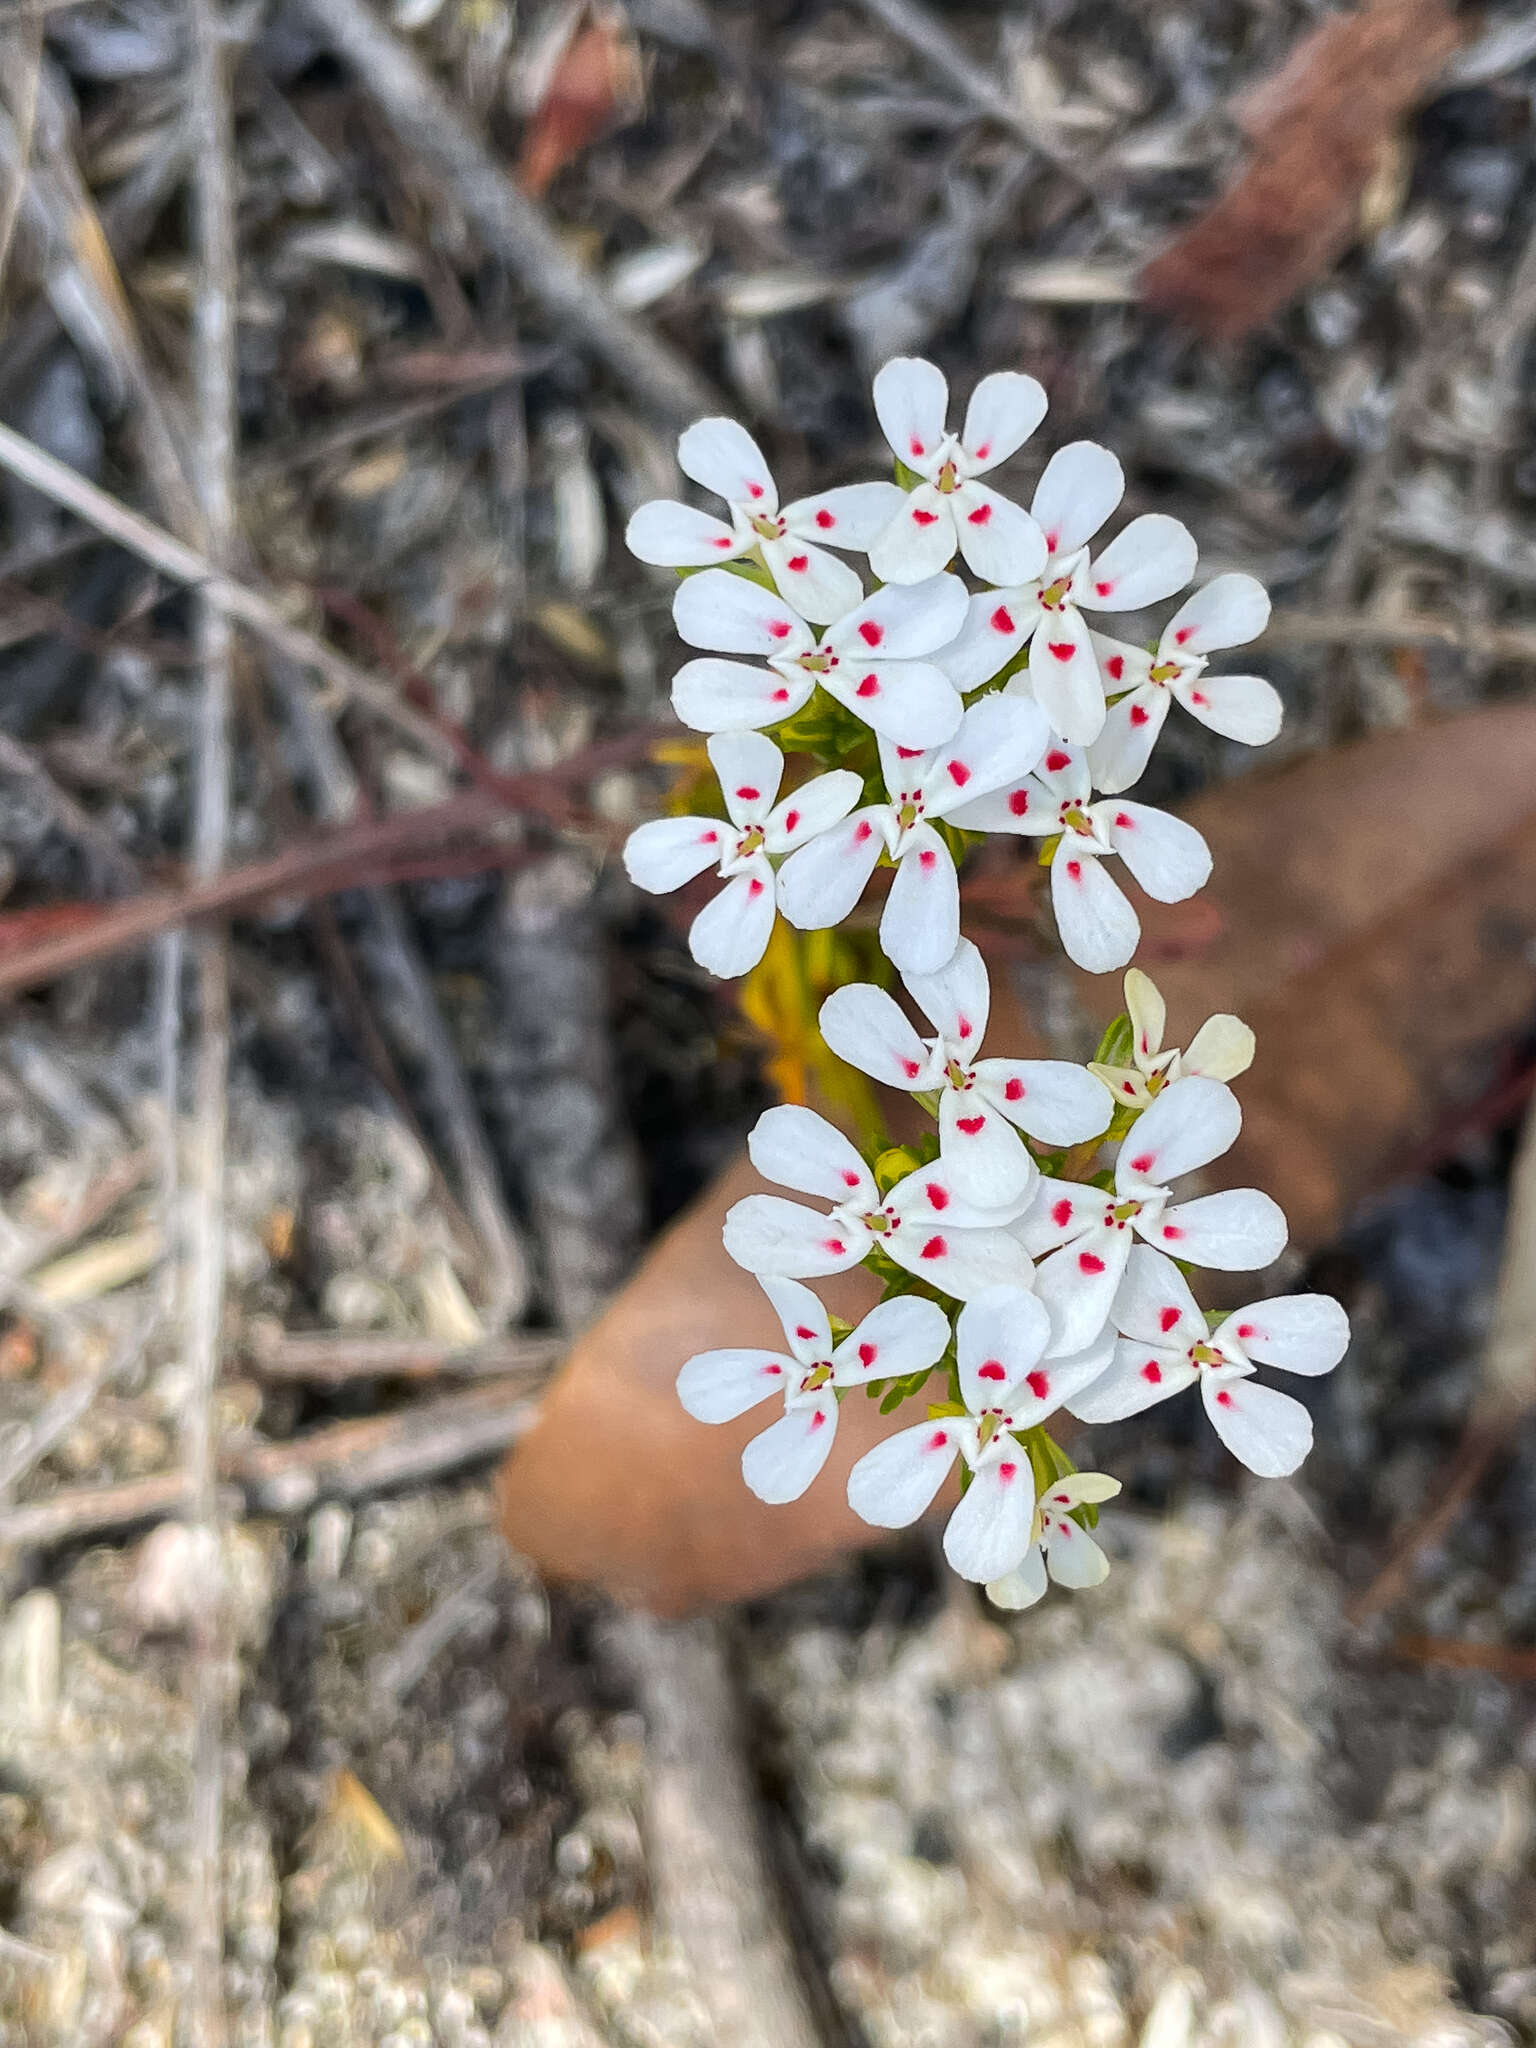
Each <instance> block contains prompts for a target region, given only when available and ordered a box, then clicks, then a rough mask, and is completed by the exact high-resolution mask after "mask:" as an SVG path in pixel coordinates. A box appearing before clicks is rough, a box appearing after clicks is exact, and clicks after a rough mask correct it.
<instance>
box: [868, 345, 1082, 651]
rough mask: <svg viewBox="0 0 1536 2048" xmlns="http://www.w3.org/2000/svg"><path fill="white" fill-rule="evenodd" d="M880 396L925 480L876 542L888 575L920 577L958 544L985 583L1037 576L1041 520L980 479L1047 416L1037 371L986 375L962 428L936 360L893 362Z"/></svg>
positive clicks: (881, 415) (891, 431)
mask: <svg viewBox="0 0 1536 2048" xmlns="http://www.w3.org/2000/svg"><path fill="white" fill-rule="evenodd" d="M874 396H875V413H876V416H877V417H878V419H879V421H880V425H881V427H882V428H883V429H884V432H885V437H886V439H887V440H888V441H889V442H890V444H891V447H892V449H893V450H894V451H895V453H896V456H897V458H898V459H899V460H900V461H901V462H902V463H904V464H905V465H906V467H907V468H908V469H910V470H915V471H916V473H917V475H918V476H919V477H920V478H921V479H922V481H921V483H919V484H918V485H917V487H916V488H915V489H914V490H913V491H912V492H911V493H910V494H909V495H908V496H907V497H906V498H905V499H904V500H903V501H902V503H901V505H900V508H899V509H898V510H897V511H896V512H895V514H894V516H893V517H892V518H891V519H890V521H889V522H888V524H887V525H886V526H885V528H884V529H883V531H882V532H880V533H879V534H877V535H876V536H875V538H874V540H873V541H871V543H870V548H869V565H870V567H871V569H873V571H874V572H875V574H876V575H877V576H878V577H879V578H880V579H881V581H882V582H884V583H920V582H921V581H922V580H923V579H924V578H925V577H928V576H932V575H934V574H935V573H936V572H937V571H938V570H940V569H943V568H944V567H946V565H947V564H948V563H949V562H951V561H952V560H953V559H954V555H955V550H956V549H957V548H958V549H959V551H960V554H961V555H962V556H963V558H964V560H965V563H966V566H967V568H969V569H970V570H972V571H973V572H974V574H976V575H977V576H979V577H981V579H982V580H983V581H984V582H986V583H1003V582H1007V581H1010V580H1013V581H1017V580H1019V579H1020V578H1023V577H1026V576H1032V575H1034V573H1035V572H1036V570H1037V569H1038V568H1039V567H1040V565H1041V564H1042V563H1043V561H1044V560H1045V543H1044V541H1043V540H1042V539H1041V536H1040V529H1039V527H1038V526H1037V525H1036V524H1035V522H1034V520H1033V519H1031V518H1030V516H1029V514H1028V513H1027V512H1025V511H1022V510H1021V509H1020V507H1019V506H1017V505H1015V504H1013V503H1012V502H1011V501H1010V500H1009V499H1007V498H1004V497H1002V496H1000V495H999V493H998V492H996V491H994V490H990V489H989V488H988V487H987V486H986V485H985V484H980V483H977V482H976V478H977V477H978V476H981V475H983V474H984V473H985V472H986V471H987V470H989V469H992V468H994V467H995V466H996V465H997V464H998V463H999V462H1003V461H1005V460H1006V459H1007V457H1008V456H1010V455H1012V454H1013V453H1014V451H1015V450H1016V449H1018V448H1021V447H1022V446H1023V444H1024V443H1025V442H1026V441H1027V440H1028V439H1029V437H1030V435H1031V434H1032V433H1033V432H1034V431H1035V428H1036V427H1038V426H1039V424H1040V422H1041V420H1043V419H1044V417H1045V411H1046V397H1045V393H1044V391H1043V390H1042V389H1041V388H1040V386H1039V384H1037V383H1036V381H1035V379H1034V378H1033V377H1025V376H1021V375H1020V374H1019V373H1018V372H1017V371H1013V370H999V371H996V372H994V373H993V375H992V376H990V377H983V378H982V380H981V382H980V383H979V384H978V385H977V386H976V389H975V390H974V391H973V392H972V394H971V402H970V404H969V406H968V407H967V408H966V414H965V425H964V426H963V427H962V428H961V430H960V432H959V434H958V435H956V434H951V433H950V432H949V430H948V427H947V426H946V419H947V417H948V412H949V386H948V384H947V383H946V382H945V379H944V373H943V371H942V370H939V369H937V368H936V367H935V366H934V365H933V364H932V363H928V362H924V361H922V359H921V358H919V357H915V356H903V357H898V358H897V359H896V360H895V361H893V362H889V363H887V364H886V365H885V367H884V368H883V369H882V370H881V371H880V373H879V375H878V376H877V377H876V378H875V390H874ZM951 637H953V636H951Z"/></svg>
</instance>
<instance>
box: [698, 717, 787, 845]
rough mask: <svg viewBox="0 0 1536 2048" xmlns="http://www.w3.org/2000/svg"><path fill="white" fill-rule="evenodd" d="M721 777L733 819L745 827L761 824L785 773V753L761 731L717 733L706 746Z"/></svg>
mask: <svg viewBox="0 0 1536 2048" xmlns="http://www.w3.org/2000/svg"><path fill="white" fill-rule="evenodd" d="M705 752H706V753H707V754H708V755H709V765H710V766H711V767H712V768H713V769H714V771H715V773H716V775H717V776H718V777H719V778H720V794H721V795H722V796H723V797H724V798H725V808H726V809H727V810H728V811H729V812H730V814H731V822H732V823H733V824H735V825H738V826H740V827H741V828H742V829H743V830H745V829H746V827H747V826H748V825H760V824H761V823H762V822H763V820H764V818H766V817H767V815H768V813H769V811H771V810H772V808H773V800H774V798H775V797H776V796H777V795H778V793H779V783H780V781H781V780H782V779H783V775H784V756H783V755H782V754H781V753H780V752H779V750H778V748H777V747H776V746H775V745H774V744H773V741H772V740H770V739H765V738H764V736H763V734H762V733H760V732H727V733H717V734H716V735H715V737H714V738H713V739H712V740H710V741H709V742H708V744H707V746H706V747H705Z"/></svg>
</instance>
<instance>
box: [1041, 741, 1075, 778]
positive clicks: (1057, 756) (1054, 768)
mask: <svg viewBox="0 0 1536 2048" xmlns="http://www.w3.org/2000/svg"><path fill="white" fill-rule="evenodd" d="M1045 765H1046V767H1047V768H1049V769H1050V771H1051V773H1052V774H1053V775H1059V774H1060V773H1061V771H1062V769H1063V768H1070V767H1071V766H1072V756H1071V755H1070V754H1064V753H1063V752H1062V751H1061V749H1060V747H1053V748H1052V750H1051V752H1050V753H1048V754H1047V755H1046V757H1045Z"/></svg>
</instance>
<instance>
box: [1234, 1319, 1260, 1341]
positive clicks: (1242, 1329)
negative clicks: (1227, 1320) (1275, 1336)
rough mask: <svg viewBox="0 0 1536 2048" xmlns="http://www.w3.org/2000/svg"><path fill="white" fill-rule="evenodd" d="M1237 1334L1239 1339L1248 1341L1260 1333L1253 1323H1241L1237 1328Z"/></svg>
mask: <svg viewBox="0 0 1536 2048" xmlns="http://www.w3.org/2000/svg"><path fill="white" fill-rule="evenodd" d="M1237 1334H1238V1336H1239V1338H1242V1339H1246V1338H1249V1337H1256V1336H1257V1335H1258V1334H1259V1333H1258V1331H1257V1330H1256V1329H1255V1328H1254V1327H1253V1324H1252V1323H1239V1324H1238V1326H1237Z"/></svg>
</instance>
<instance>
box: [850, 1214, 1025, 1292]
mask: <svg viewBox="0 0 1536 2048" xmlns="http://www.w3.org/2000/svg"><path fill="white" fill-rule="evenodd" d="M885 1249H886V1250H887V1251H888V1252H889V1253H890V1255H891V1257H892V1258H893V1259H894V1260H895V1261H896V1263H897V1265H898V1266H905V1268H906V1269H907V1271H908V1272H909V1273H915V1274H916V1275H917V1276H918V1278H919V1279H920V1280H927V1281H929V1282H931V1284H932V1285H933V1286H935V1287H937V1288H939V1289H940V1291H941V1292H942V1293H944V1294H948V1295H952V1296H953V1297H954V1299H955V1300H956V1301H969V1300H970V1299H971V1298H972V1296H973V1295H977V1294H982V1293H984V1292H985V1291H986V1289H987V1288H989V1287H1018V1286H1020V1285H1026V1286H1027V1284H1028V1281H1029V1260H1028V1258H1027V1257H1026V1255H1025V1253H1024V1250H1023V1247H1022V1246H1021V1245H1020V1243H1019V1240H1018V1239H1017V1238H1016V1237H1014V1236H1012V1235H1011V1234H1010V1233H1009V1232H1008V1231H1007V1230H1004V1229H995V1230H994V1229H981V1230H973V1229H960V1228H957V1227H955V1226H953V1225H950V1224H946V1223H938V1222H933V1223H924V1224H922V1225H918V1226H911V1227H909V1226H906V1225H905V1224H904V1225H903V1227H902V1228H901V1229H900V1230H896V1231H893V1232H891V1234H890V1235H889V1237H888V1238H887V1239H886V1241H885Z"/></svg>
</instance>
